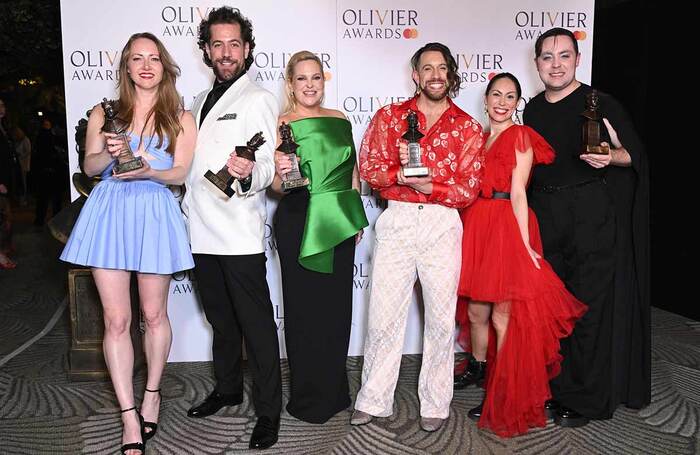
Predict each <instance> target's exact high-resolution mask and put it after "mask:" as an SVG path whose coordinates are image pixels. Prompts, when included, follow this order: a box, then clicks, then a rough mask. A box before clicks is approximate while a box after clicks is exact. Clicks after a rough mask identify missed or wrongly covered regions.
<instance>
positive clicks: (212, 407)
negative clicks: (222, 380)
mask: <svg viewBox="0 0 700 455" xmlns="http://www.w3.org/2000/svg"><path fill="white" fill-rule="evenodd" d="M241 403H243V398H242V397H241V396H239V395H224V394H222V393H219V392H217V391H216V390H214V391H213V392H212V393H211V394H210V395H209V396H208V397H206V398H205V399H204V401H202V402H201V403H199V404H198V405H196V406H194V407H192V408H190V410H189V411H187V417H207V416H210V415H212V414H215V413H216V412H217V411H218V410H219V409H221V408H223V407H224V406H235V405H237V404H241Z"/></svg>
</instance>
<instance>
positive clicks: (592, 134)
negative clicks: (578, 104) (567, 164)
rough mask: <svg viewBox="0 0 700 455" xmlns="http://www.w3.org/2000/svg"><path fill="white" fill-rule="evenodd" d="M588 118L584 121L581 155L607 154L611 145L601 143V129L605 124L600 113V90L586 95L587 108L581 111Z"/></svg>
mask: <svg viewBox="0 0 700 455" xmlns="http://www.w3.org/2000/svg"><path fill="white" fill-rule="evenodd" d="M581 115H583V116H584V117H585V118H586V120H585V121H584V122H583V145H582V147H581V155H584V154H586V153H592V154H596V155H607V154H608V153H610V147H609V146H607V145H600V142H601V140H600V131H601V128H603V127H604V125H603V117H601V115H600V114H599V113H598V92H596V91H595V90H593V91H592V92H591V93H589V94H588V95H586V110H585V111H583V112H582V113H581Z"/></svg>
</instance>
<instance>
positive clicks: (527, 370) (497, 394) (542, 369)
mask: <svg viewBox="0 0 700 455" xmlns="http://www.w3.org/2000/svg"><path fill="white" fill-rule="evenodd" d="M530 148H532V150H533V152H534V156H533V164H532V165H533V167H534V166H535V165H536V164H546V163H551V162H552V161H553V160H554V151H553V150H552V148H551V146H550V145H549V144H548V143H547V142H546V141H545V140H544V138H542V136H540V135H539V134H538V133H537V132H535V131H534V130H533V129H531V128H529V127H527V126H520V125H513V126H511V127H509V128H508V129H506V130H505V131H503V132H502V133H501V135H500V136H499V137H498V138H496V140H495V141H494V142H493V144H491V147H490V148H489V150H488V151H487V152H486V163H485V167H484V175H483V180H482V184H481V197H479V198H478V199H477V200H476V201H475V202H474V203H473V204H472V205H471V206H469V207H468V208H467V209H465V210H464V211H463V212H462V222H463V223H464V235H463V242H462V272H461V278H460V284H459V295H460V300H459V302H458V307H457V321H458V322H459V323H460V336H459V339H460V341H461V342H462V343H464V341H466V340H467V339H468V338H469V317H468V313H467V308H468V302H469V301H470V300H474V301H480V302H492V303H494V306H493V311H500V312H507V313H509V320H508V329H507V333H506V336H505V338H504V340H503V341H502V345H501V349H500V350H499V351H498V353H496V349H495V342H496V339H495V336H493V330H492V333H491V336H490V337H489V354H488V355H487V360H488V363H487V364H488V368H487V371H488V375H487V381H486V397H485V401H484V407H483V411H482V414H481V418H480V419H479V427H481V428H488V429H490V430H491V431H493V432H494V433H496V434H497V435H499V436H504V437H510V436H515V435H518V434H523V433H525V432H527V431H528V429H529V428H531V427H543V426H544V425H545V421H546V420H545V414H544V408H543V406H544V402H545V401H546V400H548V399H550V398H551V393H550V390H549V380H550V379H551V378H553V377H554V376H556V375H557V374H559V369H560V365H559V364H560V362H561V360H562V357H561V354H560V353H559V340H560V339H561V338H564V337H567V336H568V335H570V334H571V332H572V330H573V328H574V324H575V322H576V320H577V319H579V318H580V317H581V316H582V315H583V314H584V313H585V312H586V306H585V305H583V304H582V303H581V302H579V301H578V300H577V299H576V298H575V297H574V296H573V295H572V294H571V293H570V292H569V291H567V290H566V288H565V287H564V284H563V283H562V281H561V280H560V279H559V277H558V276H557V275H556V274H555V273H554V271H553V270H552V268H551V267H550V265H549V264H548V263H547V262H546V261H544V259H540V260H539V264H540V269H537V268H536V267H535V265H534V263H533V262H532V259H531V258H530V255H529V254H528V252H527V249H526V248H525V245H524V244H523V240H522V237H521V235H520V229H519V228H518V223H517V220H516V218H515V215H514V213H513V208H512V206H511V201H510V200H509V199H492V196H493V192H494V191H498V192H508V193H509V192H510V187H511V177H512V173H513V169H515V166H516V156H515V154H516V153H520V152H521V151H526V150H528V149H530ZM528 212H529V220H528V233H529V237H530V245H531V247H532V248H533V249H534V250H535V251H537V252H538V253H539V254H540V255H542V240H541V239H540V232H539V227H538V224H537V219H536V218H535V214H534V213H533V211H532V210H531V209H529V208H528Z"/></svg>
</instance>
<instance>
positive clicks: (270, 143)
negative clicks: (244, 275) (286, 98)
mask: <svg viewBox="0 0 700 455" xmlns="http://www.w3.org/2000/svg"><path fill="white" fill-rule="evenodd" d="M210 90H211V88H210V89H209V90H205V91H203V92H202V93H200V94H199V95H197V98H196V99H195V101H194V104H193V105H192V112H193V114H194V116H195V119H196V122H197V125H199V123H200V115H201V111H202V105H203V104H204V101H205V100H206V98H207V94H208V93H209V91H210ZM278 115H279V105H278V103H277V99H276V98H275V97H274V95H272V93H270V92H268V91H267V90H265V89H263V88H260V87H258V86H257V85H256V84H254V83H253V82H252V81H251V80H250V78H249V77H248V75H247V74H244V75H243V76H241V77H240V78H239V79H238V80H237V81H236V82H234V83H233V85H231V87H229V88H228V89H227V90H226V92H225V93H224V94H223V95H222V96H221V98H220V99H219V100H218V101H217V102H216V104H215V105H214V106H213V107H212V108H211V110H210V111H209V113H208V114H207V116H206V117H205V119H204V122H202V125H201V127H200V128H199V132H198V134H197V145H196V147H195V150H194V159H193V161H192V167H191V168H190V172H189V174H188V176H187V179H186V180H185V185H186V189H187V191H186V193H185V197H184V198H183V200H182V210H183V212H184V213H185V216H186V219H187V230H188V232H189V235H190V244H191V246H192V253H200V254H216V255H242V254H256V253H262V252H264V251H265V246H264V238H265V221H266V219H267V210H266V208H265V188H267V187H268V186H270V184H271V183H272V178H273V177H274V173H275V165H274V161H273V160H274V149H275V142H276V138H277V117H278ZM259 131H262V133H263V136H264V137H265V141H266V142H265V143H264V144H263V145H262V146H261V147H260V148H259V149H258V151H257V152H256V153H255V160H256V161H255V166H254V167H253V177H252V182H251V186H250V189H249V190H248V192H246V193H243V192H242V191H241V187H240V184H239V183H238V181H236V182H235V183H234V189H235V190H236V194H234V195H233V196H232V197H231V198H230V199H229V198H228V197H227V196H226V195H225V194H224V193H222V192H221V191H220V190H219V189H218V188H216V187H215V186H214V185H213V184H212V183H211V182H209V181H208V180H207V179H205V178H204V174H205V173H206V171H207V170H211V171H212V172H214V173H216V172H218V171H219V170H220V169H221V168H222V167H223V166H224V165H225V164H226V161H227V160H228V159H229V155H230V154H231V152H233V150H234V148H235V147H236V146H237V145H245V144H246V143H247V142H248V141H249V140H250V138H251V137H253V135H254V134H255V133H257V132H259Z"/></svg>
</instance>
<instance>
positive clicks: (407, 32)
mask: <svg viewBox="0 0 700 455" xmlns="http://www.w3.org/2000/svg"><path fill="white" fill-rule="evenodd" d="M403 37H404V38H406V39H416V38H418V29H417V28H407V29H404V31H403Z"/></svg>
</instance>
